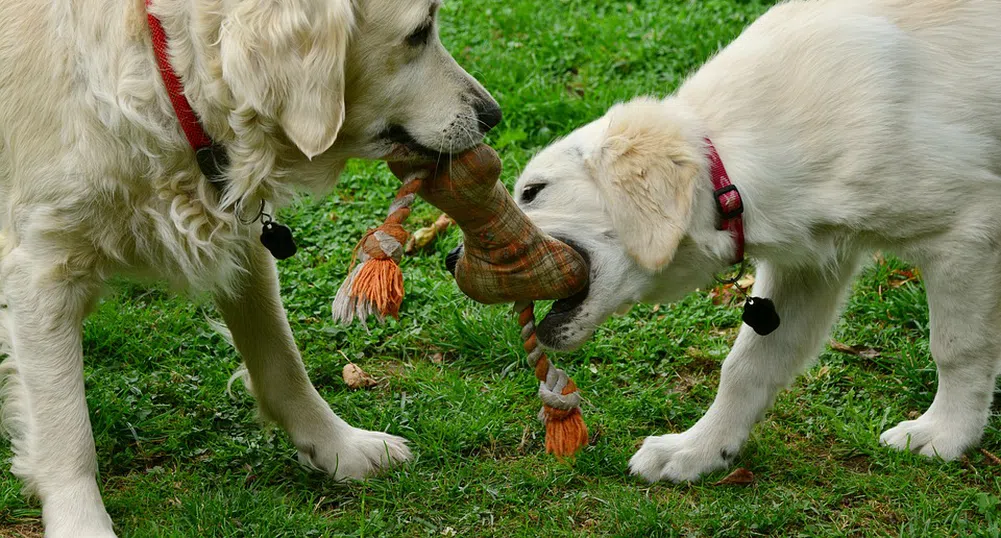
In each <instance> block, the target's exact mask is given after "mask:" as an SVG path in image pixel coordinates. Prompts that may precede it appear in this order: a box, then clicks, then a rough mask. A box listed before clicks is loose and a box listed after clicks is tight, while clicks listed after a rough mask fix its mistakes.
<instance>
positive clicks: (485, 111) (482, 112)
mask: <svg viewBox="0 0 1001 538" xmlns="http://www.w3.org/2000/svg"><path fill="white" fill-rule="evenodd" d="M475 109H476V119H478V120H480V131H481V132H482V133H483V134H486V133H487V132H488V131H489V130H490V129H493V128H494V127H497V124H498V123H500V122H501V118H503V116H504V115H503V113H502V112H501V109H500V106H499V105H498V104H497V103H496V102H494V100H493V99H481V100H480V101H479V102H477V103H476V107H475Z"/></svg>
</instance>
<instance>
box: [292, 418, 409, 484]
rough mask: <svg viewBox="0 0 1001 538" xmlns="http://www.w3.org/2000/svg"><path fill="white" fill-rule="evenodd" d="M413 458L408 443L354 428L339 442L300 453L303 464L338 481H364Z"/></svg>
mask: <svg viewBox="0 0 1001 538" xmlns="http://www.w3.org/2000/svg"><path fill="white" fill-rule="evenodd" d="M411 457H412V455H411V453H410V448H408V447H407V440H406V439H404V438H402V437H397V436H395V435H390V434H388V433H383V432H373V431H369V430H363V429H360V428H351V430H350V432H349V433H348V434H347V435H344V436H343V437H341V438H340V439H339V440H338V442H336V443H330V444H326V445H320V446H317V445H310V446H308V447H305V448H300V449H299V462H300V463H302V464H303V465H306V466H307V467H311V468H313V469H316V470H319V471H322V472H325V473H327V474H330V475H333V476H334V478H335V479H337V480H347V479H351V480H361V479H364V478H367V477H369V476H372V475H374V474H377V473H378V472H380V471H382V470H383V469H386V468H389V467H391V466H393V465H395V464H397V463H401V462H404V461H407V460H409V459H410V458H411Z"/></svg>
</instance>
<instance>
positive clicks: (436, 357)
mask: <svg viewBox="0 0 1001 538" xmlns="http://www.w3.org/2000/svg"><path fill="white" fill-rule="evenodd" d="M431 362H433V363H435V364H441V363H443V362H445V356H444V355H442V354H441V353H435V354H434V355H431Z"/></svg>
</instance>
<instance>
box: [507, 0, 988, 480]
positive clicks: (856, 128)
mask: <svg viewBox="0 0 1001 538" xmlns="http://www.w3.org/2000/svg"><path fill="white" fill-rule="evenodd" d="M999 25H1001V3H999V2H996V1H985V0H913V1H912V0H879V1H861V0H848V1H833V0H816V1H799V2H789V3H783V4H780V5H778V6H776V7H774V8H772V9H771V10H770V11H769V12H768V13H766V14H765V15H764V16H762V17H761V18H760V19H759V20H758V21H757V22H755V23H754V24H752V25H751V26H750V27H749V28H747V30H746V31H745V32H744V33H743V34H742V35H741V36H740V37H739V38H737V39H736V40H735V41H734V42H733V43H732V44H730V45H729V46H728V47H726V48H725V49H724V50H722V51H721V52H720V53H719V54H718V55H717V56H716V57H714V58H713V59H711V60H710V61H709V62H707V63H706V64H705V65H704V66H703V67H702V68H701V69H700V70H699V71H698V72H697V73H695V74H694V75H693V76H692V77H691V78H690V79H689V80H688V81H686V82H685V83H684V85H683V86H682V87H681V88H680V89H679V90H678V91H677V93H676V94H674V95H672V96H670V97H668V98H666V99H664V100H663V101H653V100H651V99H648V98H641V99H637V100H635V101H633V102H630V103H626V104H622V105H618V106H616V107H614V108H612V109H611V110H610V111H609V112H608V114H607V115H606V116H605V117H603V118H601V119H599V120H597V121H595V122H593V123H591V124H589V125H587V126H584V127H582V128H581V129H579V130H577V131H575V132H574V133H573V134H571V135H569V136H568V137H567V138H565V139H563V140H561V141H559V142H557V143H556V144H554V145H553V146H551V147H549V148H547V149H545V150H543V151H542V152H541V153H540V154H539V155H538V156H537V157H536V158H535V159H533V161H532V162H531V163H530V164H529V166H528V167H527V168H526V170H525V172H524V173H523V175H522V177H521V178H520V179H519V181H518V184H517V186H516V195H517V199H518V200H519V203H520V205H521V206H522V207H523V208H524V209H525V210H526V212H527V213H528V215H529V216H530V217H531V218H533V219H534V220H535V221H536V222H538V223H539V224H540V225H541V227H542V228H543V229H544V230H545V231H547V232H548V233H550V234H551V235H553V236H555V237H558V238H562V239H564V240H567V241H572V242H573V243H574V244H576V245H577V246H578V247H579V248H581V249H582V250H586V251H587V252H588V253H589V254H590V257H591V259H592V262H593V264H592V269H591V272H592V275H591V276H592V285H591V287H590V289H591V293H590V295H589V296H588V298H587V299H586V300H585V301H584V303H583V304H582V305H581V306H580V307H579V308H577V309H575V310H574V311H573V312H572V313H570V314H564V315H561V316H560V317H559V318H558V319H556V318H554V319H552V320H548V322H547V320H543V322H541V323H540V324H539V335H540V338H541V339H542V341H543V342H544V343H546V344H547V345H550V346H553V347H557V348H572V347H575V346H577V345H580V344H581V343H582V342H583V341H584V340H586V339H587V338H588V337H590V335H591V334H592V333H593V331H594V329H595V327H597V326H598V324H600V323H601V322H603V321H604V320H605V319H606V318H607V317H608V316H609V315H611V314H612V313H613V312H614V311H616V310H618V309H620V308H621V307H623V306H628V305H630V304H633V303H636V302H661V301H670V300H674V299H676V298H678V297H680V296H682V295H684V294H685V293H688V292H689V291H691V290H693V289H695V288H697V287H699V286H702V285H705V284H708V283H709V282H711V276H712V275H713V274H714V273H715V272H718V271H720V270H722V269H724V268H725V267H726V266H727V265H728V264H729V263H730V261H731V260H732V257H733V255H734V242H733V240H732V238H731V236H730V234H729V232H725V231H720V230H718V229H717V224H718V214H717V210H716V207H715V203H714V200H713V196H712V187H711V183H710V179H709V171H708V162H707V159H706V157H705V154H706V147H705V144H704V142H703V137H709V138H710V139H711V140H712V141H713V143H714V145H715V147H716V148H717V149H718V151H719V154H720V156H721V157H722V160H723V163H724V165H725V166H726V168H727V170H728V172H729V175H730V177H731V179H732V181H733V182H734V184H735V185H736V186H737V187H738V188H739V189H740V192H741V194H742V197H743V200H744V206H745V213H744V221H745V228H746V233H747V235H746V241H747V242H746V245H747V253H748V255H749V256H750V257H751V258H753V259H754V261H755V262H756V263H757V267H758V273H757V281H756V284H755V285H754V289H753V290H752V291H753V293H754V294H755V295H759V296H763V297H769V298H771V299H773V300H774V301H775V304H776V307H777V310H778V313H779V315H780V316H781V319H782V325H781V326H780V327H779V329H778V330H777V331H776V332H774V333H772V334H770V335H768V336H759V335H757V334H756V333H754V332H753V331H752V330H751V329H750V328H749V327H746V326H744V327H741V331H740V333H739V335H738V337H737V341H736V342H735V344H734V346H733V349H732V350H731V352H730V354H729V356H728V357H727V359H726V361H725V362H724V363H723V370H722V377H721V380H720V388H719V392H718V394H717V396H716V400H715V401H714V402H713V404H712V406H711V407H710V408H709V410H708V411H707V412H706V414H705V415H704V416H703V417H702V419H700V420H699V421H698V422H697V423H696V424H695V425H694V426H693V427H692V428H691V429H689V430H688V431H686V432H684V433H681V434H672V435H664V436H661V437H650V438H648V439H647V440H646V442H645V443H644V444H643V447H642V448H641V449H640V450H639V452H637V453H636V455H635V456H634V457H633V458H632V460H631V461H630V468H631V470H632V472H633V473H635V474H638V475H641V476H643V477H644V478H646V479H648V480H672V481H686V480H695V479H697V478H699V477H700V476H702V475H704V474H705V473H707V472H710V471H712V470H714V469H719V468H722V467H725V466H726V465H728V462H729V461H730V459H731V458H732V457H734V456H735V455H736V454H737V453H738V451H739V450H740V448H741V446H742V445H743V444H744V442H745V440H746V439H747V436H748V435H749V432H750V430H751V427H752V426H753V425H754V423H755V422H756V421H757V420H759V419H760V418H761V416H762V415H763V414H764V413H765V412H766V411H767V409H768V408H769V406H770V405H771V403H772V401H773V399H774V397H775V395H776V394H777V393H778V391H780V390H782V389H783V388H784V387H785V386H787V385H788V384H789V383H790V382H791V381H792V380H793V379H794V378H795V376H796V375H797V374H798V373H799V372H800V371H802V369H803V368H805V366H806V365H807V364H808V363H809V362H810V361H811V360H813V359H814V358H815V357H816V355H817V353H818V352H819V350H820V349H821V346H822V345H823V342H824V340H825V337H826V335H827V333H828V331H829V330H830V327H831V325H832V323H833V322H834V321H835V319H836V317H837V315H838V312H839V308H840V306H841V304H842V302H843V300H844V298H845V295H846V293H847V290H848V289H849V286H850V284H851V282H852V278H853V276H854V274H855V272H856V270H857V268H858V266H859V260H862V259H864V258H865V257H866V256H867V255H868V253H870V252H872V251H873V250H875V249H882V250H885V251H888V252H893V253H895V254H897V255H900V256H902V257H905V258H907V259H909V260H912V261H914V262H916V263H917V264H918V265H919V266H920V267H921V269H922V273H923V275H924V277H925V283H926V285H927V290H928V299H929V305H930V309H931V349H932V355H933V357H934V358H935V362H936V363H937V365H938V372H939V387H938V393H937V394H936V397H935V401H934V402H933V403H932V405H931V407H930V408H929V409H928V411H927V412H926V413H925V414H924V415H922V416H921V417H920V418H918V419H917V420H913V421H906V422H901V423H900V424H899V425H897V426H896V427H894V428H892V429H890V430H889V431H887V432H885V433H884V434H883V435H882V436H881V438H880V441H881V442H882V443H883V444H886V445H889V446H892V447H894V448H898V449H902V450H911V451H914V452H918V453H920V454H924V455H927V456H933V455H937V456H940V457H942V458H944V459H946V460H951V459H955V458H958V457H959V456H961V455H962V454H963V452H964V451H965V450H967V449H968V448H970V447H971V446H973V445H975V444H976V443H977V442H978V441H979V439H980V437H981V435H982V433H983V429H984V427H985V425H986V423H987V420H988V417H989V414H990V402H991V396H992V392H993V388H994V382H995V378H996V376H997V375H998V373H999V370H1001V336H999V335H998V327H999V326H1001V248H999V246H998V245H999V238H1001V216H999V214H998V212H997V208H998V207H1001V175H999V174H1001V108H999V107H998V103H999V102H1001V65H999V64H998V62H997V61H996V59H997V58H998V57H999V55H1001V34H999V33H998V32H997V28H998V26H999ZM609 148H612V150H611V151H610V149H609ZM540 186H544V187H543V188H542V189H541V190H539V187H540ZM533 191H534V192H535V193H536V194H535V198H534V200H529V199H526V198H525V194H526V192H529V193H531V192H533Z"/></svg>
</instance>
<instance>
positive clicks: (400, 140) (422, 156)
mask: <svg viewBox="0 0 1001 538" xmlns="http://www.w3.org/2000/svg"><path fill="white" fill-rule="evenodd" d="M379 139H381V140H387V141H389V142H392V143H393V149H392V150H391V151H390V152H389V155H387V156H386V160H390V161H407V160H424V161H427V160H430V161H435V160H437V159H440V158H441V157H442V156H443V155H444V156H448V155H450V153H449V152H447V151H443V150H438V149H433V148H430V147H428V146H425V145H424V144H421V143H420V142H419V141H418V140H417V139H416V138H414V135H412V134H410V131H408V130H407V128H406V127H404V126H402V125H400V124H398V123H394V124H391V125H389V126H388V127H386V128H385V129H383V130H382V132H381V133H379ZM463 149H464V148H463Z"/></svg>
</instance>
